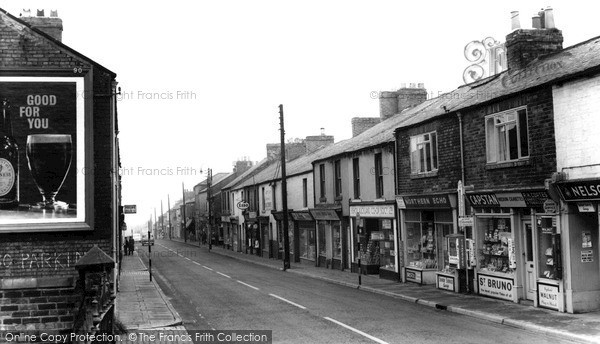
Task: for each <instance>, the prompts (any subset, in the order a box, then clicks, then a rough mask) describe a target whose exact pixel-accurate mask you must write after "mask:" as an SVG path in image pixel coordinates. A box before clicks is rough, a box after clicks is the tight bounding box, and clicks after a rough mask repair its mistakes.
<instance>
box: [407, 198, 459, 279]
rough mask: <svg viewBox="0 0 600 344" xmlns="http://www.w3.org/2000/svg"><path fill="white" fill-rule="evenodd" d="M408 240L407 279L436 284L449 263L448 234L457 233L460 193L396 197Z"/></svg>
mask: <svg viewBox="0 0 600 344" xmlns="http://www.w3.org/2000/svg"><path fill="white" fill-rule="evenodd" d="M396 201H397V203H398V209H399V211H400V222H401V223H402V226H401V227H402V230H401V232H402V237H403V238H405V240H404V253H403V254H404V262H405V263H404V265H405V266H404V267H403V268H402V270H403V271H402V273H403V276H404V281H408V282H414V283H419V284H435V283H436V282H437V281H436V279H437V272H438V271H440V270H442V269H444V267H446V266H447V265H448V264H449V262H448V252H447V245H445V242H446V239H445V238H446V236H448V235H450V234H455V233H456V232H457V230H456V226H455V224H456V222H457V220H456V219H457V211H456V194H431V195H407V196H404V195H401V196H397V197H396Z"/></svg>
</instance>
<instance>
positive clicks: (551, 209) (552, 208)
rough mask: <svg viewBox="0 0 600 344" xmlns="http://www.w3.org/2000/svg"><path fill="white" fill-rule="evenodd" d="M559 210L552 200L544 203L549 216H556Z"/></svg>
mask: <svg viewBox="0 0 600 344" xmlns="http://www.w3.org/2000/svg"><path fill="white" fill-rule="evenodd" d="M557 209H558V205H557V204H556V202H554V201H553V200H551V199H548V200H546V201H545V202H544V212H546V213H548V214H555V213H556V211H557Z"/></svg>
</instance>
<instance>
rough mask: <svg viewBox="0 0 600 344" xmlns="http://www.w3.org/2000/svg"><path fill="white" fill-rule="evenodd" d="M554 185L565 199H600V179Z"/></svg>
mask: <svg viewBox="0 0 600 344" xmlns="http://www.w3.org/2000/svg"><path fill="white" fill-rule="evenodd" d="M554 185H556V187H557V188H558V191H559V192H560V195H561V196H562V198H563V199H564V200H565V201H594V200H600V180H577V181H569V182H560V183H556V184H554Z"/></svg>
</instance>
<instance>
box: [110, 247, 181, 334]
mask: <svg viewBox="0 0 600 344" xmlns="http://www.w3.org/2000/svg"><path fill="white" fill-rule="evenodd" d="M139 247H140V246H137V247H136V250H137V249H139ZM116 318H117V320H118V321H119V322H120V323H121V325H122V327H123V328H124V330H125V331H126V333H124V334H121V335H120V338H121V340H120V341H117V342H119V343H184V342H185V341H184V340H178V339H179V338H181V337H183V336H185V335H186V334H187V331H186V329H185V327H183V325H182V321H181V317H180V316H179V314H178V313H177V311H176V310H175V308H173V306H172V305H171V303H170V302H169V300H168V299H167V297H166V296H165V294H164V293H163V292H162V290H161V289H160V287H159V286H158V284H157V283H156V281H154V280H152V281H150V275H149V272H148V269H147V268H146V266H145V265H144V263H143V262H142V260H141V259H140V257H139V256H138V253H137V251H134V252H133V254H132V255H128V256H123V260H122V263H121V274H120V276H119V291H118V293H117V307H116ZM153 336H154V337H153ZM187 343H189V341H188V342H187Z"/></svg>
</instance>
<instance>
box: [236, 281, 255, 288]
mask: <svg viewBox="0 0 600 344" xmlns="http://www.w3.org/2000/svg"><path fill="white" fill-rule="evenodd" d="M236 281H238V283H240V284H243V285H245V286H246V287H249V288H252V289H254V290H260V289H258V288H257V287H255V286H253V285H250V284H248V283H244V282H242V281H240V280H236Z"/></svg>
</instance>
